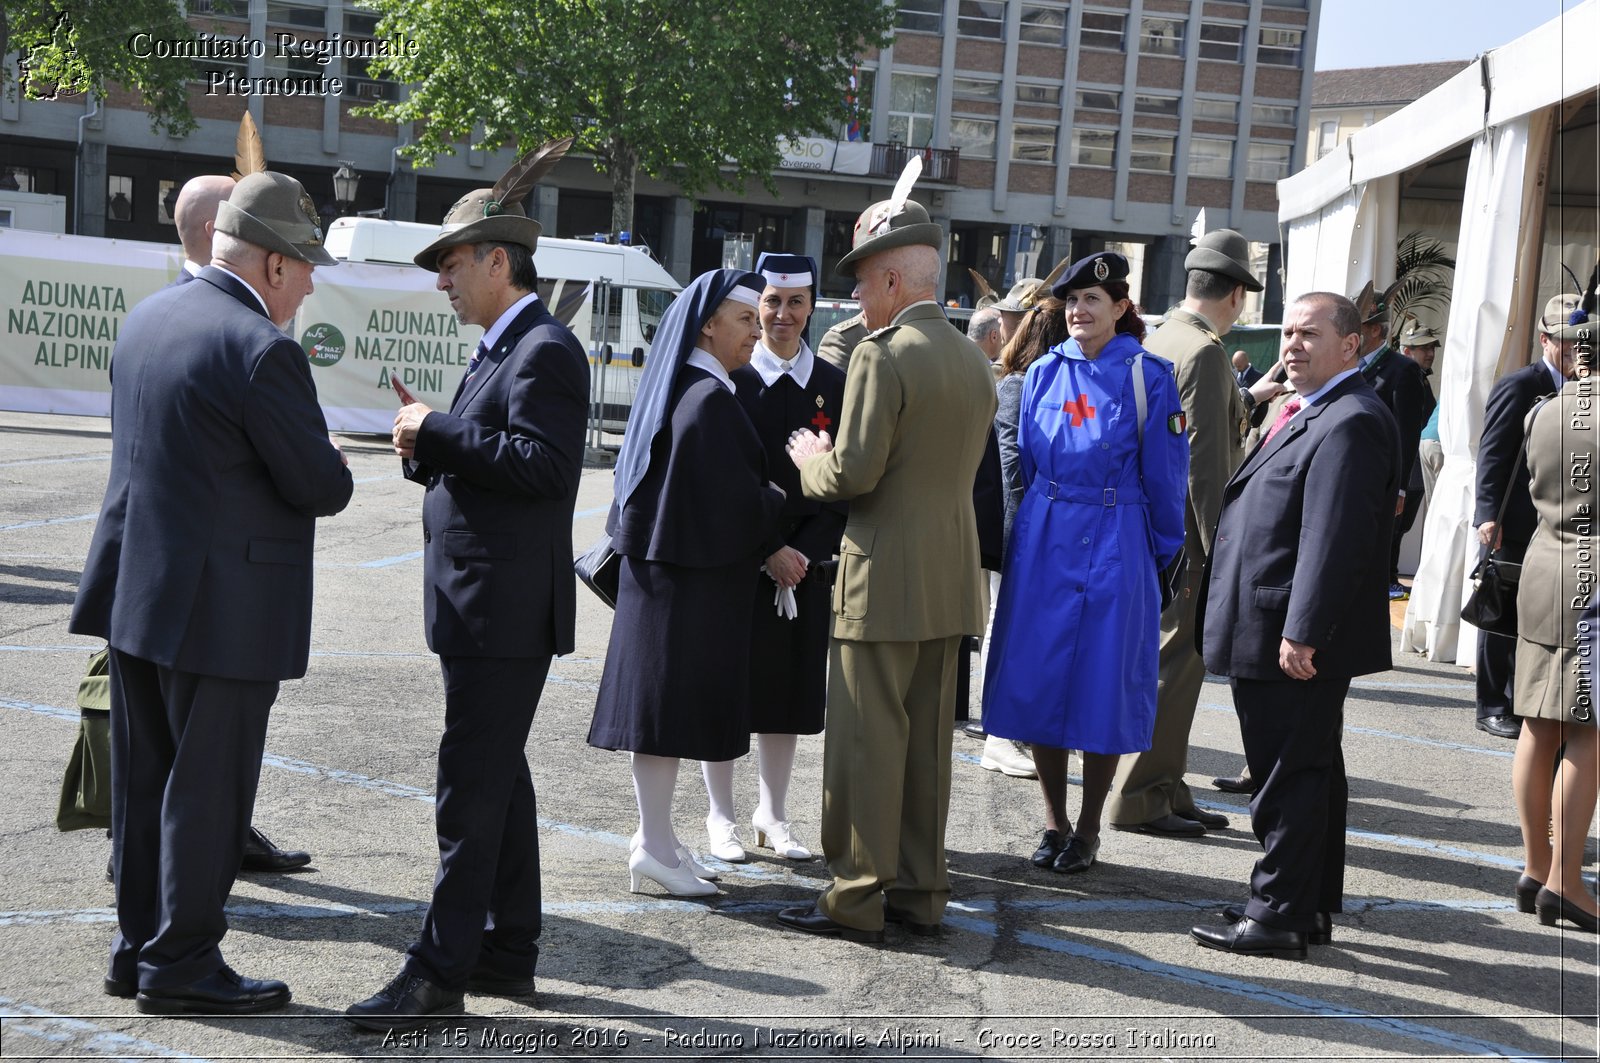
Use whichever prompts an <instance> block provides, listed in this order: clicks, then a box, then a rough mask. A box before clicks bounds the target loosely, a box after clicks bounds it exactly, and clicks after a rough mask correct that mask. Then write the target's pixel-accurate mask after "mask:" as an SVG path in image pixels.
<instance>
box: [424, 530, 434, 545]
mask: <svg viewBox="0 0 1600 1063" xmlns="http://www.w3.org/2000/svg"><path fill="white" fill-rule="evenodd" d="M422 541H423V542H425V543H431V542H433V536H431V535H429V534H428V533H427V532H423V533H422Z"/></svg>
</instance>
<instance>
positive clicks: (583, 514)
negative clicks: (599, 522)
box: [572, 502, 611, 520]
mask: <svg viewBox="0 0 1600 1063" xmlns="http://www.w3.org/2000/svg"><path fill="white" fill-rule="evenodd" d="M609 512H611V503H609V502H607V503H606V504H605V505H603V506H597V507H595V508H594V509H580V510H578V512H576V513H574V514H573V515H572V519H573V520H584V519H586V518H588V517H603V516H605V515H606V514H607V513H609Z"/></svg>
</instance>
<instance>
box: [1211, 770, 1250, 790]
mask: <svg viewBox="0 0 1600 1063" xmlns="http://www.w3.org/2000/svg"><path fill="white" fill-rule="evenodd" d="M1211 785H1212V786H1215V787H1216V788H1217V789H1219V790H1221V791H1222V792H1223V793H1225V794H1252V795H1253V794H1254V793H1255V792H1256V791H1257V790H1259V789H1261V784H1260V783H1258V782H1256V781H1255V780H1254V779H1252V778H1251V777H1250V776H1249V775H1248V774H1244V775H1220V776H1218V777H1217V778H1215V779H1212V780H1211Z"/></svg>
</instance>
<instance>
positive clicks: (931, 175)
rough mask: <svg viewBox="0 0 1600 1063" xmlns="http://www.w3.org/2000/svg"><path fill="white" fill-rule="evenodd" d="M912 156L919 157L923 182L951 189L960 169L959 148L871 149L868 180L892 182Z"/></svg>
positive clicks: (901, 146) (876, 146) (897, 146)
mask: <svg viewBox="0 0 1600 1063" xmlns="http://www.w3.org/2000/svg"><path fill="white" fill-rule="evenodd" d="M912 152H915V153H917V154H918V155H921V156H922V180H924V181H930V182H933V183H936V184H947V185H953V184H955V183H956V177H957V175H958V174H959V173H960V169H961V151H960V149H959V148H911V147H907V146H906V145H904V144H874V145H872V168H871V169H870V170H868V171H867V176H869V177H883V178H887V179H889V180H891V181H892V180H894V179H895V178H896V177H899V176H900V173H901V171H902V170H904V169H905V168H906V160H907V159H909V158H910V157H911V154H912Z"/></svg>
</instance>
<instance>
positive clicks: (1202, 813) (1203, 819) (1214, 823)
mask: <svg viewBox="0 0 1600 1063" xmlns="http://www.w3.org/2000/svg"><path fill="white" fill-rule="evenodd" d="M1178 815H1180V816H1182V817H1183V818H1184V819H1192V820H1194V821H1195V822H1196V823H1198V824H1200V825H1201V826H1202V827H1204V828H1205V829H1206V830H1227V829H1228V817H1227V816H1224V815H1223V814H1222V813H1220V812H1207V811H1206V810H1205V809H1203V808H1192V809H1190V810H1189V811H1187V812H1179V813H1178Z"/></svg>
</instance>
